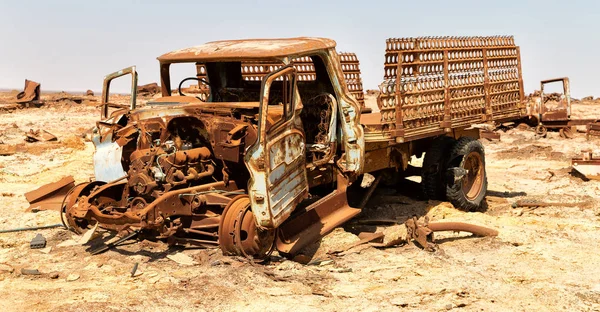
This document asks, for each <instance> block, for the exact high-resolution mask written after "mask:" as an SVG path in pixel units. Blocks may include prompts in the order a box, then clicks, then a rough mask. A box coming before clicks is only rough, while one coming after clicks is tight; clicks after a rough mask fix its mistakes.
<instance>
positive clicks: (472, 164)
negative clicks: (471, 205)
mask: <svg viewBox="0 0 600 312" xmlns="http://www.w3.org/2000/svg"><path fill="white" fill-rule="evenodd" d="M482 164H483V161H482V159H481V155H479V153H476V152H471V153H469V154H468V155H467V156H466V157H465V160H464V165H463V169H465V171H466V172H467V174H466V175H465V177H464V178H463V181H462V183H463V187H462V189H463V192H464V193H465V196H466V197H467V198H468V199H469V200H473V199H475V198H477V196H479V193H480V192H481V187H482V185H483V177H484V170H485V169H484V168H483V165H482Z"/></svg>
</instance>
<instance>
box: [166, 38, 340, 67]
mask: <svg viewBox="0 0 600 312" xmlns="http://www.w3.org/2000/svg"><path fill="white" fill-rule="evenodd" d="M335 45H336V43H335V41H333V40H331V39H326V38H309V37H299V38H286V39H247V40H227V41H213V42H208V43H205V44H203V45H199V46H195V47H191V48H187V49H181V50H177V51H173V52H169V53H166V54H163V55H161V56H159V57H158V60H159V61H160V62H161V63H178V62H193V61H196V60H198V59H203V60H205V61H215V60H219V61H226V60H242V59H269V58H271V59H283V58H286V57H289V56H293V55H299V54H307V53H313V52H318V51H322V50H327V49H332V48H335Z"/></svg>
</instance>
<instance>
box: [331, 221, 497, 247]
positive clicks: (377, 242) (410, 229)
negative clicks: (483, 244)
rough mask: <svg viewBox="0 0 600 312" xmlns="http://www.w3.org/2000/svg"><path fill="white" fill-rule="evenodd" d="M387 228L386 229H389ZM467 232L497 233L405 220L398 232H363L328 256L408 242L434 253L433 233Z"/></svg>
mask: <svg viewBox="0 0 600 312" xmlns="http://www.w3.org/2000/svg"><path fill="white" fill-rule="evenodd" d="M366 221H368V222H366V223H362V222H361V223H362V224H370V225H374V224H378V223H379V224H383V225H390V224H392V223H396V224H397V222H395V221H393V220H366ZM391 228H393V226H392V227H389V228H388V229H391ZM445 231H450V232H469V233H472V234H473V235H475V236H481V237H485V236H498V231H497V230H495V229H491V228H487V227H483V226H479V225H474V224H469V223H464V222H429V218H428V217H425V218H424V220H423V221H419V220H418V219H417V217H413V218H411V219H408V220H406V222H405V223H404V227H403V228H402V229H401V230H400V231H399V230H398V229H394V230H393V231H387V229H386V230H384V231H383V232H374V233H367V232H363V233H360V234H359V236H358V237H359V238H360V240H359V241H357V242H354V243H351V244H348V245H346V246H344V247H342V248H340V249H336V250H333V251H330V252H329V254H330V255H344V254H347V253H348V251H349V250H350V249H352V248H355V247H358V246H361V245H365V244H368V245H369V246H371V247H376V248H388V247H392V246H397V245H404V244H406V243H408V242H411V241H414V242H417V243H418V245H419V246H421V247H423V248H424V249H425V250H427V251H434V250H435V247H436V246H435V244H434V238H433V233H434V232H445Z"/></svg>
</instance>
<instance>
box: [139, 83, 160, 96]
mask: <svg viewBox="0 0 600 312" xmlns="http://www.w3.org/2000/svg"><path fill="white" fill-rule="evenodd" d="M158 93H160V86H159V85H158V83H156V82H153V83H149V84H145V85H142V86H139V87H137V94H138V95H139V96H153V95H155V94H158Z"/></svg>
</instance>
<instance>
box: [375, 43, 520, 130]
mask: <svg viewBox="0 0 600 312" xmlns="http://www.w3.org/2000/svg"><path fill="white" fill-rule="evenodd" d="M519 68H520V63H519V57H518V49H517V47H516V46H515V45H514V40H513V37H508V36H503V37H420V38H392V39H388V40H387V41H386V54H385V63H384V71H385V73H384V82H383V83H382V84H381V85H380V91H381V94H380V97H379V99H378V105H379V109H380V111H381V123H382V124H383V125H384V127H385V128H386V129H387V130H390V131H391V133H392V135H393V136H396V137H400V140H399V141H408V140H412V139H415V138H417V137H422V136H423V135H427V134H429V133H437V132H438V131H439V130H440V129H445V130H446V131H449V130H450V129H451V128H459V127H464V126H468V125H470V124H473V123H477V122H482V121H486V120H488V119H493V120H497V119H503V118H506V117H509V116H513V115H515V114H516V115H515V116H518V115H519V114H520V109H519V105H520V97H521V92H522V91H521V88H520V84H519V75H520V70H519Z"/></svg>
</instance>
